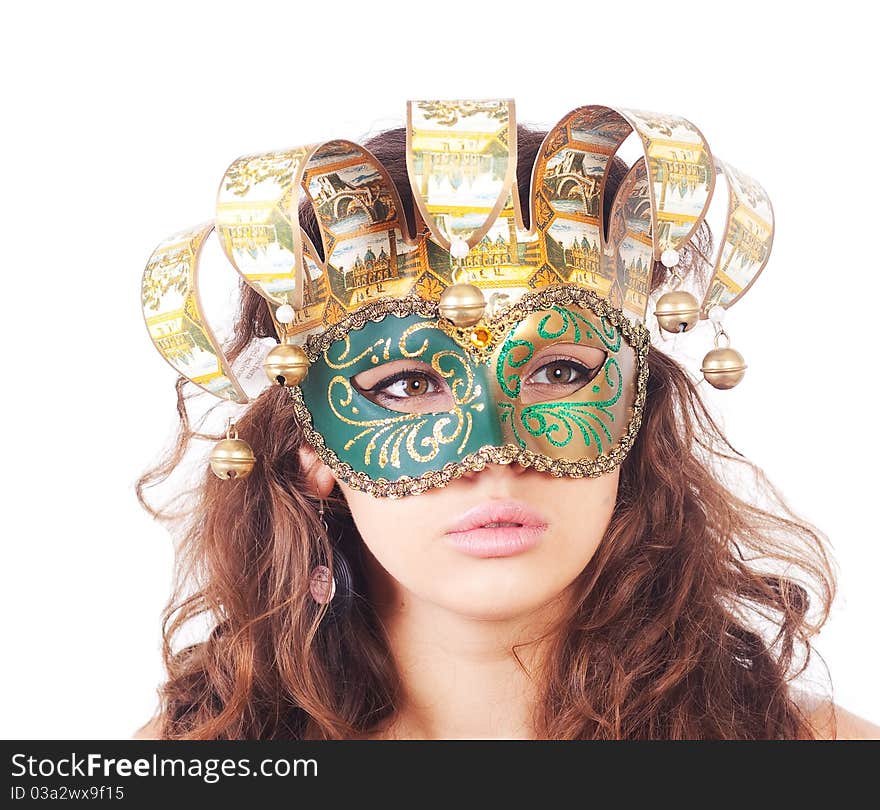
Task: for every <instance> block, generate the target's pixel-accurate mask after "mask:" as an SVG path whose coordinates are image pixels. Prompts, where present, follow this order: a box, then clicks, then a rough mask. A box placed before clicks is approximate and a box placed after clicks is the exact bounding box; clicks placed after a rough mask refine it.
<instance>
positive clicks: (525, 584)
mask: <svg viewBox="0 0 880 810" xmlns="http://www.w3.org/2000/svg"><path fill="white" fill-rule="evenodd" d="M491 562H495V561H491ZM548 586H549V587H548ZM564 587H565V585H564V584H561V585H559V586H558V587H553V586H552V584H551V582H549V581H548V579H547V578H546V577H542V576H540V575H538V574H536V573H535V572H534V571H529V570H527V568H526V567H524V568H523V569H522V570H521V571H518V572H511V571H505V572H501V571H488V570H486V571H481V572H479V574H477V575H471V576H465V575H462V576H459V577H454V578H450V581H449V583H448V585H446V586H445V587H441V588H439V589H438V587H437V583H436V582H435V583H433V588H432V591H433V594H432V595H428V594H426V595H425V598H427V599H429V600H430V601H432V602H435V603H437V604H439V605H441V606H442V607H444V608H445V609H447V610H449V611H451V612H454V613H457V614H460V615H462V616H468V617H470V618H473V619H483V620H493V621H498V620H504V619H515V618H518V617H523V616H527V615H528V614H530V613H532V612H534V611H536V610H538V609H540V608H541V607H543V606H544V605H546V604H547V603H548V602H550V601H552V600H553V599H554V598H555V597H557V596H559V595H560V593H561V592H562V591H563V590H564Z"/></svg>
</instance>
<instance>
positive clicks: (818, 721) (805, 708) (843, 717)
mask: <svg viewBox="0 0 880 810" xmlns="http://www.w3.org/2000/svg"><path fill="white" fill-rule="evenodd" d="M792 699H793V700H794V701H795V703H797V705H798V706H799V707H800V709H801V711H802V712H803V713H804V714H805V715H806V716H807V719H808V720H809V722H810V725H812V727H813V730H814V731H815V733H816V736H817V737H818V738H819V739H820V740H834V739H837V740H880V726H878V725H876V724H874V723H872V722H871V721H870V720H867V719H865V718H864V717H859V716H858V715H857V714H853V713H852V712H850V711H847V710H846V709H844V708H843V707H842V706H839V705H837V704H836V703H832V702H831V701H830V700H828V698H826V697H822V696H820V695H816V694H813V693H811V692H806V691H804V690H801V689H792ZM835 731H836V733H835Z"/></svg>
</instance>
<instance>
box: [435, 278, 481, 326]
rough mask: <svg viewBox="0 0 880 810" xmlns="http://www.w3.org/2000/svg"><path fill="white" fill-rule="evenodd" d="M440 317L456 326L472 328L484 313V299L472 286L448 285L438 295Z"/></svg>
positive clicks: (478, 290) (478, 289)
mask: <svg viewBox="0 0 880 810" xmlns="http://www.w3.org/2000/svg"><path fill="white" fill-rule="evenodd" d="M439 308H440V315H442V316H443V317H444V318H447V319H448V320H450V321H452V323H454V324H455V325H456V326H473V325H474V324H476V323H477V322H478V321H479V320H480V318H482V317H483V313H484V312H485V311H486V299H485V298H483V293H482V291H481V290H480V288H479V287H475V286H474V285H473V284H465V283H459V284H450V285H449V286H448V287H447V288H446V289H445V290H443V292H442V293H441V294H440V305H439Z"/></svg>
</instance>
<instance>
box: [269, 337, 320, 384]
mask: <svg viewBox="0 0 880 810" xmlns="http://www.w3.org/2000/svg"><path fill="white" fill-rule="evenodd" d="M309 365H310V363H309V358H308V356H307V355H306V353H305V351H304V350H303V349H302V347H301V346H297V345H295V344H293V343H279V344H278V345H277V346H275V348H273V349H272V351H270V352H269V354H267V355H266V359H265V360H264V361H263V368H264V369H265V371H266V376H267V377H268V378H269V379H270V380H271V381H272V382H277V383H278V384H279V385H284V386H287V387H288V388H290V387H291V386H292V385H299V384H300V383H301V382H302V381H303V380H304V379H305V376H306V374H308V371H309Z"/></svg>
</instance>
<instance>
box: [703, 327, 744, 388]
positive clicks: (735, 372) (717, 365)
mask: <svg viewBox="0 0 880 810" xmlns="http://www.w3.org/2000/svg"><path fill="white" fill-rule="evenodd" d="M722 335H724V337H726V338H727V346H724V347H723V348H721V347H719V346H718V339H719V338H720V337H721V336H722ZM746 368H747V366H746V361H745V359H744V358H743V356H742V355H741V354H740V353H739V352H738V351H737V350H736V349H731V348H730V337H729V336H728V334H727V332H725V331H724V329H719V330H718V333H717V334H716V335H715V348H714V349H710V350H709V352H708V353H707V354H706V356H705V357H704V358H703V366H702V368H701V369H700V371H702V372H703V377H704V379H705V380H706V382H707V383H709V385H711V386H713V387H714V388H720V389H722V390H726V389H728V388H733V387H734V386H735V385H738V384H739V382H740V381H741V380H742V378H743V377H744V376H745V373H746Z"/></svg>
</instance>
